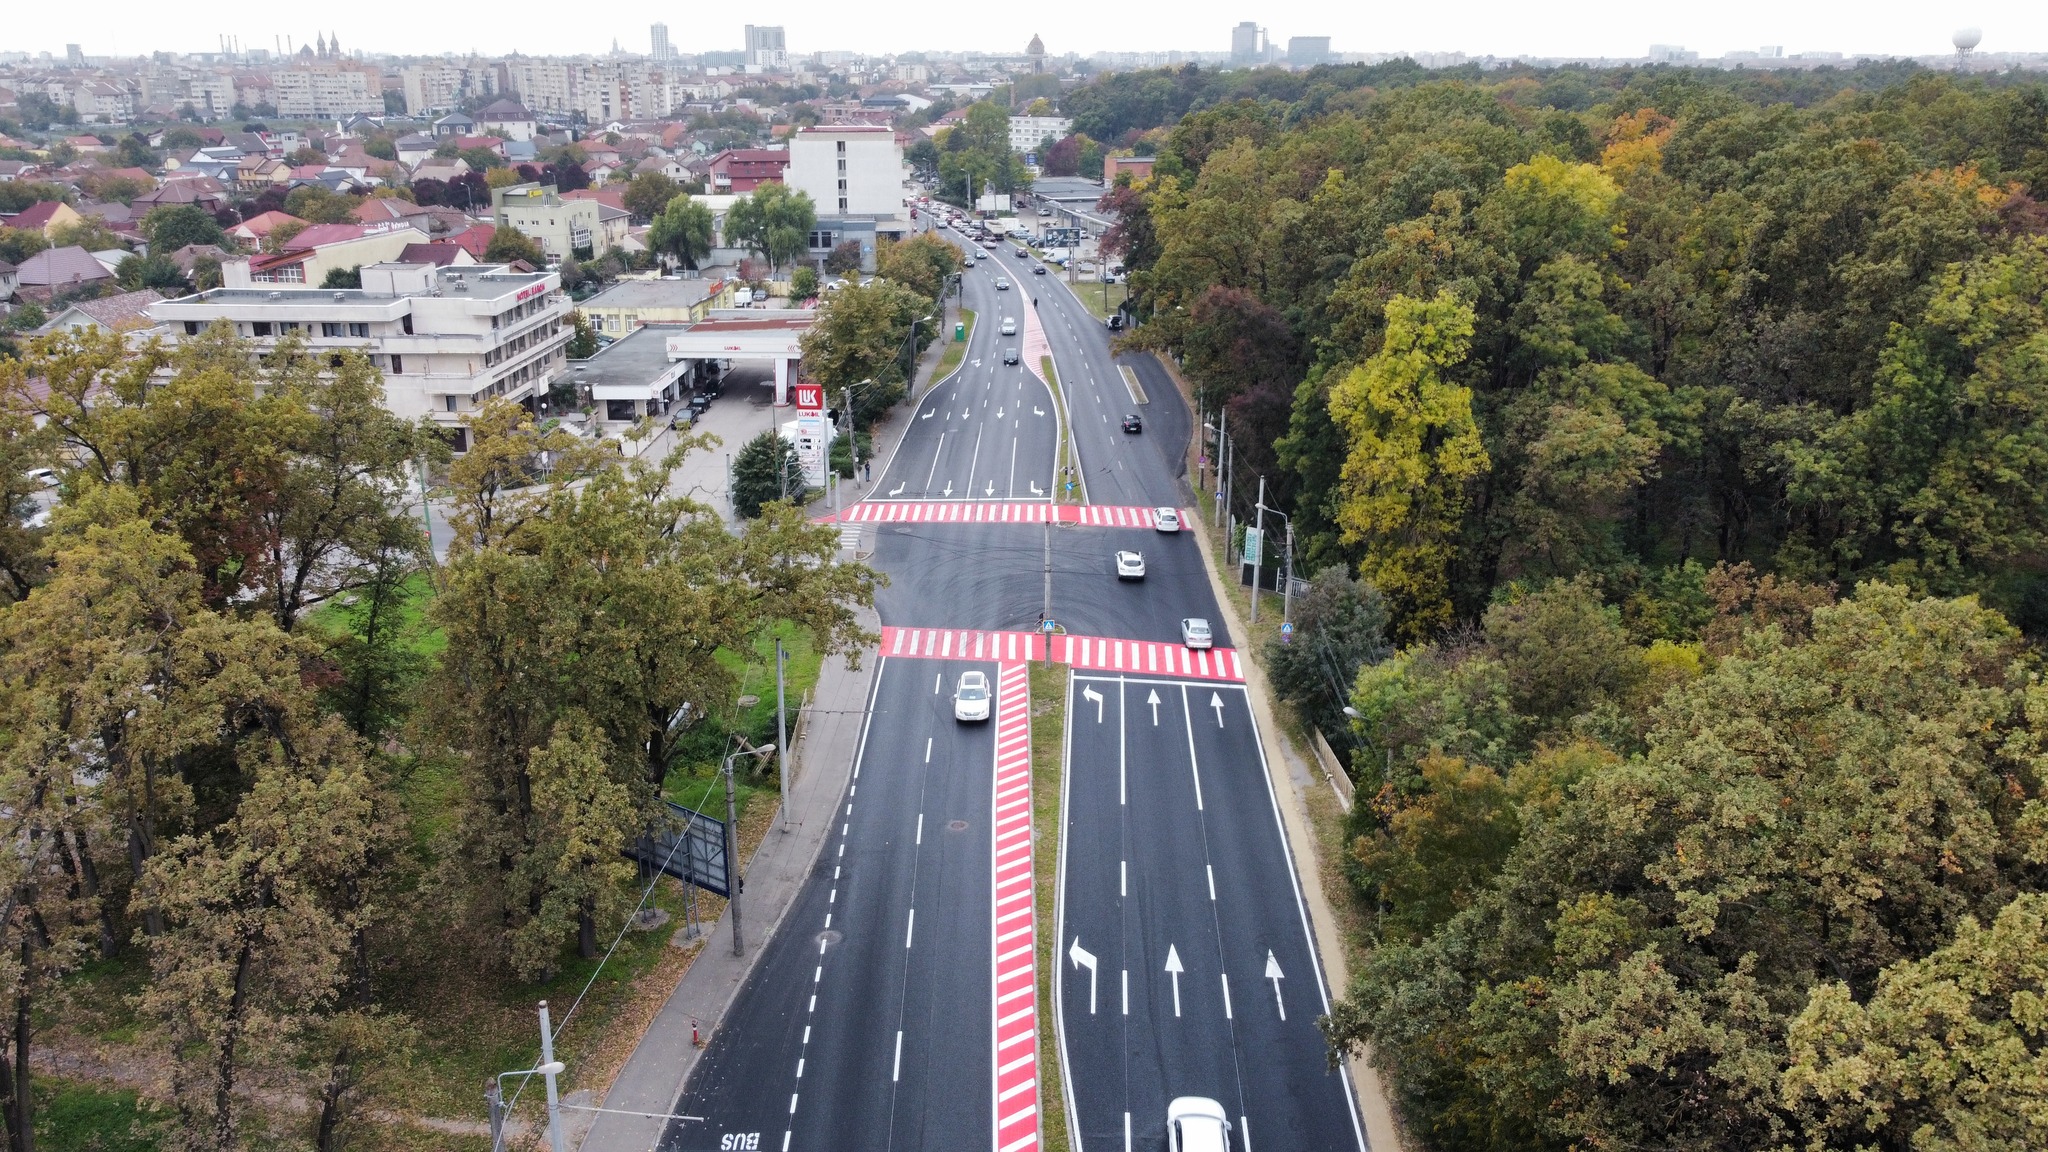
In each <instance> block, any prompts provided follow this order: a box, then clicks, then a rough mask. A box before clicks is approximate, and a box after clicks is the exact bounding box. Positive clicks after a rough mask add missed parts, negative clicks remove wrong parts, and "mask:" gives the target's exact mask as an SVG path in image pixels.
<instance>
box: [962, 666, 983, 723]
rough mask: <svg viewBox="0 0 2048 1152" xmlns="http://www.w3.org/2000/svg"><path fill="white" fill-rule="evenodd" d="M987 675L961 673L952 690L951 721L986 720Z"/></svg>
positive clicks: (981, 673)
mask: <svg viewBox="0 0 2048 1152" xmlns="http://www.w3.org/2000/svg"><path fill="white" fill-rule="evenodd" d="M988 707H989V705H988V673H986V672H962V673H961V674H960V683H959V686H958V687H956V688H954V689H953V719H955V720H986V719H988Z"/></svg>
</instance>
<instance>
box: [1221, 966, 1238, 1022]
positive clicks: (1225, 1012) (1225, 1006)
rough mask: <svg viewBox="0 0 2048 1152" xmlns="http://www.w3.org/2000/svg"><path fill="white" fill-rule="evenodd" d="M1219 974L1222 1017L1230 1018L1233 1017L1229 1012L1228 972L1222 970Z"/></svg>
mask: <svg viewBox="0 0 2048 1152" xmlns="http://www.w3.org/2000/svg"><path fill="white" fill-rule="evenodd" d="M1221 975H1222V976H1223V1018H1224V1019H1225V1020H1232V1019H1235V1017H1233V1016H1232V1015H1231V1014H1230V973H1228V972H1224V973H1222V974H1221Z"/></svg>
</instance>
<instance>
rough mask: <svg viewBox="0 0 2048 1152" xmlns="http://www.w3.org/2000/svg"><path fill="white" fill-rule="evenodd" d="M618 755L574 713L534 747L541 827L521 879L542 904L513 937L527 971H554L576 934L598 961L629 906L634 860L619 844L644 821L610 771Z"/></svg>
mask: <svg viewBox="0 0 2048 1152" xmlns="http://www.w3.org/2000/svg"><path fill="white" fill-rule="evenodd" d="M616 760H617V757H615V756H614V755H612V752H611V748H610V746H609V743H608V741H607V740H606V737H605V734H604V732H603V731H601V730H599V729H598V728H596V727H595V726H594V725H592V724H591V723H590V722H589V721H588V720H587V719H585V718H584V717H582V716H578V715H573V714H572V715H571V716H568V717H565V718H564V719H562V720H560V721H557V722H556V724H555V728H554V731H553V733H551V734H550V736H549V738H548V742H547V745H546V746H545V747H542V748H537V749H535V750H534V753H533V758H532V761H531V763H530V766H529V771H530V772H531V773H532V775H533V790H534V797H533V801H534V803H533V809H534V820H535V822H536V824H537V825H538V827H537V828H536V830H535V833H534V839H535V844H534V850H533V853H532V854H531V855H530V856H529V857H528V858H527V860H526V866H527V867H528V868H529V869H531V871H532V873H533V874H532V875H530V876H523V877H521V878H519V880H518V881H516V883H518V885H519V887H520V888H521V889H523V890H527V891H531V892H534V893H535V894H536V895H538V897H539V902H540V909H539V911H538V912H536V913H535V914H534V916H533V918H532V919H530V920H528V921H527V922H526V923H525V924H523V925H521V926H520V929H519V932H518V934H517V936H516V937H515V938H514V939H513V942H512V965H513V967H514V969H516V970H517V971H519V972H521V973H522V974H525V975H528V976H532V975H537V974H539V973H542V972H547V971H551V970H552V969H553V968H554V963H555V957H556V954H557V953H558V952H559V951H560V950H561V942H562V940H563V939H564V938H565V937H567V936H569V935H571V934H572V933H573V934H574V935H575V937H576V947H577V953H578V954H579V955H581V956H582V957H583V958H584V959H586V960H594V959H596V958H597V950H598V939H597V938H598V931H599V929H600V927H602V928H603V929H605V930H606V931H607V932H609V931H613V930H616V929H617V927H618V925H619V923H620V922H621V921H623V920H624V919H625V916H626V913H627V912H629V911H631V904H630V900H629V897H628V896H627V891H628V886H629V885H630V884H631V883H632V880H633V865H632V863H631V862H630V861H628V860H626V859H625V857H623V856H621V855H620V854H619V848H620V846H622V845H624V844H626V843H627V842H629V841H631V840H632V838H633V837H634V836H635V835H637V834H638V833H639V832H640V831H641V829H642V828H643V826H644V825H645V821H644V819H643V818H642V813H641V811H640V809H639V806H638V805H636V804H635V803H634V801H633V790H632V788H631V787H629V786H628V785H627V784H625V783H622V782H620V781H619V780H617V779H615V778H614V777H613V775H612V771H613V765H614V764H615V763H616Z"/></svg>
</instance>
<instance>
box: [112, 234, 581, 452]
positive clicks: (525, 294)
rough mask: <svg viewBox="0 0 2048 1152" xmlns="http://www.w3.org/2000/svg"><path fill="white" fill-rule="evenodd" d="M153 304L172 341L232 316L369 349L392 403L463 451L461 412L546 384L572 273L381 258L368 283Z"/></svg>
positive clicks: (559, 350)
mask: <svg viewBox="0 0 2048 1152" xmlns="http://www.w3.org/2000/svg"><path fill="white" fill-rule="evenodd" d="M149 315H150V319H152V320H153V321H155V322H156V323H158V324H159V325H162V326H163V328H164V330H165V332H166V338H167V340H168V341H170V342H172V343H175V342H176V341H178V340H180V339H183V338H185V337H187V336H196V335H198V334H199V333H201V332H203V331H205V330H206V328H207V326H208V325H211V324H213V323H215V322H218V321H225V322H227V323H229V324H231V325H233V326H234V329H235V332H236V334H237V335H239V336H243V337H246V338H249V339H251V340H253V341H254V342H255V343H256V345H257V346H258V347H269V346H271V345H274V344H275V343H276V342H277V340H279V339H280V338H283V337H285V336H286V335H288V334H293V333H296V334H297V335H298V336H300V337H302V338H303V339H304V340H305V342H306V344H307V346H308V347H309V348H310V349H311V350H313V351H314V352H321V351H328V350H335V351H338V350H341V349H349V348H353V349H360V350H362V351H365V352H367V353H369V355H370V358H371V361H372V362H373V363H375V364H376V365H377V367H378V368H379V369H380V370H381V371H382V372H383V373H384V403H385V406H386V407H388V408H389V409H390V410H391V411H392V413H393V414H394V415H397V416H400V417H402V418H404V419H408V420H416V419H419V418H420V417H423V416H424V417H427V418H429V419H431V420H432V421H433V422H434V423H435V425H437V426H438V427H440V428H441V429H442V431H443V433H444V434H445V435H447V436H448V438H449V440H450V442H451V443H452V444H453V445H454V447H455V449H456V450H457V451H465V450H467V449H468V447H469V445H468V442H467V430H466V429H464V428H463V427H462V426H461V418H462V417H463V416H465V415H468V414H470V413H473V412H475V411H476V410H477V409H478V408H480V407H482V406H483V404H484V403H485V402H486V401H488V400H490V399H491V398H493V397H502V398H504V399H507V400H512V401H517V402H521V403H531V402H533V401H534V400H536V399H537V398H538V397H541V396H544V395H546V393H547V391H548V388H549V385H550V384H551V383H553V381H554V380H555V379H556V377H558V376H559V375H560V374H561V372H562V370H563V365H564V362H565V355H564V350H565V349H566V347H567V345H568V343H569V337H570V335H571V334H572V328H571V326H570V324H569V298H568V297H567V296H565V295H563V294H562V291H561V278H560V277H559V276H557V275H556V274H555V273H552V272H534V273H522V272H514V271H511V270H510V269H508V268H506V267H505V266H503V265H477V266H471V267H467V268H436V267H434V266H433V265H431V264H398V263H392V264H373V265H370V266H368V267H366V268H364V269H363V286H362V287H361V288H359V289H340V290H335V289H320V288H276V289H263V288H216V289H213V290H212V291H209V292H202V293H199V294H198V295H195V296H186V297H183V298H181V299H178V300H169V301H165V302H163V303H161V304H154V305H151V306H150V309H149Z"/></svg>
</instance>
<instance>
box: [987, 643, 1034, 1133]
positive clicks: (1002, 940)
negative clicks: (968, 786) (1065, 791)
mask: <svg viewBox="0 0 2048 1152" xmlns="http://www.w3.org/2000/svg"><path fill="white" fill-rule="evenodd" d="M1012 635H1015V633H1012ZM995 729H996V733H995V735H996V787H995V811H994V813H993V815H992V821H993V827H994V829H995V861H994V865H993V866H994V870H995V925H994V931H993V933H992V944H993V946H992V948H991V950H990V953H989V955H990V965H991V970H992V971H993V973H994V975H995V1004H994V1006H993V1014H994V1018H995V1085H994V1088H995V1101H996V1107H995V1152H1025V1150H1026V1149H1032V1148H1036V1147H1038V1143H1039V1123H1038V1116H1039V1112H1038V1093H1039V1082H1038V951H1037V947H1038V945H1037V941H1038V910H1037V904H1036V902H1035V901H1034V900H1033V898H1032V893H1033V891H1034V888H1035V884H1034V880H1033V874H1032V862H1031V861H1032V846H1031V675H1030V669H1029V666H1028V665H1026V664H1024V663H1023V662H1021V661H1018V662H1009V661H1005V662H1004V663H1002V664H1001V665H1000V666H999V667H998V668H997V670H996V715H995Z"/></svg>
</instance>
